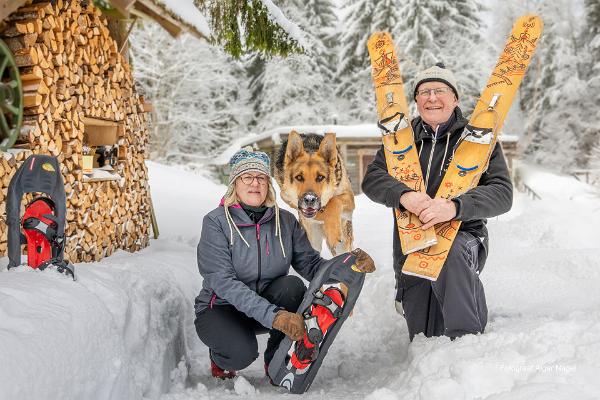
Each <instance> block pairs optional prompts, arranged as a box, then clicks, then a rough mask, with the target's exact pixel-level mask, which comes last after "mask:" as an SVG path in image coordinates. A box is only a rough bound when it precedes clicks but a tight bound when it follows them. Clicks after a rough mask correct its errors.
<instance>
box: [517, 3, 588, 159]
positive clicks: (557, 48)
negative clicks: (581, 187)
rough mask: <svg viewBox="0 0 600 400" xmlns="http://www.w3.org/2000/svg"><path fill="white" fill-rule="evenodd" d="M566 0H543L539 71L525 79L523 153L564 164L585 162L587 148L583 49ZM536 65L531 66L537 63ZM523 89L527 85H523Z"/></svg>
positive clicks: (540, 10)
mask: <svg viewBox="0 0 600 400" xmlns="http://www.w3.org/2000/svg"><path fill="white" fill-rule="evenodd" d="M570 10H571V8H570V7H568V4H567V3H566V2H564V1H555V2H542V3H541V4H540V5H539V13H540V14H541V16H542V18H543V19H544V25H545V26H544V33H543V35H542V39H541V41H540V43H539V45H538V50H537V51H538V52H539V55H538V57H539V63H540V64H539V73H537V72H536V74H535V75H536V78H537V79H536V80H534V81H529V83H528V85H529V88H528V89H529V90H528V93H529V94H530V96H528V97H527V98H523V99H522V104H523V105H525V107H527V108H528V122H527V127H526V131H527V133H528V135H529V137H528V146H527V150H526V152H527V154H528V155H529V156H530V157H531V158H532V159H533V160H535V161H536V162H538V163H541V164H544V165H547V166H549V167H551V168H554V169H558V170H560V169H562V170H568V169H572V168H574V167H583V166H585V165H586V164H587V161H588V160H587V155H586V153H587V154H589V150H590V148H591V145H592V144H591V143H588V138H586V136H587V135H586V126H585V122H584V121H585V119H586V110H585V107H583V106H582V101H581V100H582V97H581V96H582V93H585V91H586V90H587V88H586V82H585V80H584V79H582V76H581V57H580V56H579V54H580V53H581V51H582V50H581V48H580V45H579V44H578V42H577V40H576V39H577V34H578V32H577V30H576V28H577V24H576V23H575V21H576V18H575V17H574V15H573V14H572V13H571V12H570ZM536 67H537V66H534V68H536ZM526 90H527V87H526Z"/></svg>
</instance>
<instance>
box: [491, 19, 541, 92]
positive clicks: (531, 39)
mask: <svg viewBox="0 0 600 400" xmlns="http://www.w3.org/2000/svg"><path fill="white" fill-rule="evenodd" d="M540 22H541V21H540V20H539V18H537V17H534V16H531V17H529V18H528V19H527V20H526V21H523V23H522V27H523V28H524V30H523V31H522V32H515V34H511V36H510V39H509V41H508V43H507V44H506V46H505V47H504V51H503V52H502V54H501V55H500V58H499V60H498V63H497V64H496V68H495V69H494V73H493V74H492V76H493V77H496V78H498V80H497V81H494V80H492V79H490V82H488V84H487V87H488V88H490V87H492V86H496V85H500V84H506V85H509V86H510V85H513V79H514V77H523V76H524V75H525V70H526V69H527V66H528V65H529V61H530V59H531V56H532V55H533V52H534V51H535V46H536V44H537V41H538V39H539V35H540V29H537V30H536V31H535V33H533V32H532V31H533V30H534V29H536V25H537V23H540ZM538 28H539V27H538ZM536 34H537V35H536ZM519 83H520V82H519Z"/></svg>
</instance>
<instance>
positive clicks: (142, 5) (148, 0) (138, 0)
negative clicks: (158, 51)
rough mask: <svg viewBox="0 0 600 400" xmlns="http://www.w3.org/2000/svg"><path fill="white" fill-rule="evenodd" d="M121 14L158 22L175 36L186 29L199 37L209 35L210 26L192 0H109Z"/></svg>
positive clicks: (207, 36)
mask: <svg viewBox="0 0 600 400" xmlns="http://www.w3.org/2000/svg"><path fill="white" fill-rule="evenodd" d="M109 1H110V3H111V4H112V5H113V6H114V7H116V8H117V10H119V12H121V13H122V14H123V15H126V16H127V15H129V14H133V15H136V16H140V17H143V18H150V19H152V20H154V21H156V22H158V23H159V24H160V25H161V26H162V27H163V28H164V29H165V30H167V32H169V33H170V34H171V35H173V36H175V37H177V36H179V34H181V32H183V31H187V32H189V33H191V34H192V35H194V36H196V37H200V38H209V37H210V28H209V27H208V22H207V21H206V18H204V15H202V13H201V12H200V10H199V9H198V7H196V6H195V5H194V0H109Z"/></svg>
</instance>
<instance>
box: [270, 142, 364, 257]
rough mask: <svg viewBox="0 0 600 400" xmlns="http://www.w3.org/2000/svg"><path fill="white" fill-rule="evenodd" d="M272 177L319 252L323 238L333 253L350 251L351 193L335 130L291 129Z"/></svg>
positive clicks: (352, 196) (352, 200)
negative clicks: (319, 132)
mask: <svg viewBox="0 0 600 400" xmlns="http://www.w3.org/2000/svg"><path fill="white" fill-rule="evenodd" d="M275 180H276V181H277V183H278V184H279V187H280V188H281V198H282V199H283V201H285V202H286V203H287V204H288V205H289V206H290V207H292V208H294V209H296V210H298V216H299V219H300V224H301V225H302V227H303V228H304V230H305V231H306V234H307V236H308V240H309V241H310V244H311V245H312V247H313V248H314V249H315V250H317V251H319V252H320V251H321V247H322V244H323V238H324V239H325V242H326V243H327V246H328V247H329V250H330V251H331V254H333V255H336V254H341V253H344V252H348V251H351V250H352V241H353V234H352V212H353V211H354V193H353V192H352V187H351V185H350V179H348V174H347V172H346V167H345V166H344V163H343V162H342V158H341V157H340V154H339V151H338V148H337V147H336V141H335V134H334V133H327V134H325V136H324V137H323V136H321V135H315V134H310V135H301V134H299V133H298V132H296V131H292V132H290V134H289V136H288V139H287V141H285V142H284V143H283V144H282V146H281V148H280V150H279V154H278V157H277V162H276V163H275Z"/></svg>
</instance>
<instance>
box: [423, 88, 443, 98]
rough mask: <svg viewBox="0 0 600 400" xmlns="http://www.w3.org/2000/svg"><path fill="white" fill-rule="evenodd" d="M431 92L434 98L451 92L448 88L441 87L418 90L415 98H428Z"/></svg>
mask: <svg viewBox="0 0 600 400" xmlns="http://www.w3.org/2000/svg"><path fill="white" fill-rule="evenodd" d="M431 92H433V93H435V95H436V96H439V95H441V94H446V93H450V92H452V89H450V88H449V87H441V88H435V89H423V90H419V91H417V97H423V98H426V97H429V96H431Z"/></svg>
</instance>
